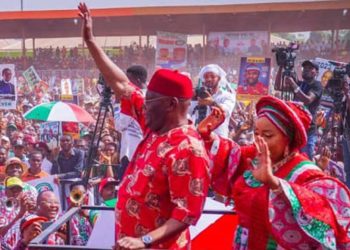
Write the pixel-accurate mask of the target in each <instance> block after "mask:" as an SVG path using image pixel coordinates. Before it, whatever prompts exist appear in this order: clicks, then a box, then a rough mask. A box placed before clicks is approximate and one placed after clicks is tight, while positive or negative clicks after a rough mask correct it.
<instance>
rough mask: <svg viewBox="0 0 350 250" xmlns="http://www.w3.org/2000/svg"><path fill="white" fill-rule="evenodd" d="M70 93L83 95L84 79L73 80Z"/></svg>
mask: <svg viewBox="0 0 350 250" xmlns="http://www.w3.org/2000/svg"><path fill="white" fill-rule="evenodd" d="M72 93H73V95H83V94H84V93H85V92H84V79H83V78H76V79H74V80H73V84H72Z"/></svg>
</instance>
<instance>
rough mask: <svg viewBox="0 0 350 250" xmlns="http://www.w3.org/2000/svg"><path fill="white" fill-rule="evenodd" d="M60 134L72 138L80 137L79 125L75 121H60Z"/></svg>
mask: <svg viewBox="0 0 350 250" xmlns="http://www.w3.org/2000/svg"><path fill="white" fill-rule="evenodd" d="M61 124H62V134H63V135H70V136H71V137H72V138H73V139H79V138H80V126H79V123H77V122H62V123H61Z"/></svg>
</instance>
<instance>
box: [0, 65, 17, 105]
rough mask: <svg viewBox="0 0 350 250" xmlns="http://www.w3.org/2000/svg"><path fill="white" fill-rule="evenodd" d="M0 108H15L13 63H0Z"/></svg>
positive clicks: (15, 88) (15, 94)
mask: <svg viewBox="0 0 350 250" xmlns="http://www.w3.org/2000/svg"><path fill="white" fill-rule="evenodd" d="M0 72H1V76H2V78H1V81H0V109H16V105H17V86H16V85H17V83H16V79H15V77H14V76H15V65H14V64H0Z"/></svg>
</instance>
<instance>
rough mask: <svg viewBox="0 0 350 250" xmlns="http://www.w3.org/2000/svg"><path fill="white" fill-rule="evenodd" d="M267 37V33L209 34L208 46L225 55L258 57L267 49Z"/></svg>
mask: <svg viewBox="0 0 350 250" xmlns="http://www.w3.org/2000/svg"><path fill="white" fill-rule="evenodd" d="M268 36H269V34H268V32H267V31H246V32H210V33H209V35H208V44H209V46H211V47H213V48H216V49H219V50H221V51H222V52H223V53H225V54H243V55H247V56H260V55H262V54H263V52H264V49H265V48H267V47H269V46H268V44H267V42H268V41H269V39H268V38H269V37H268Z"/></svg>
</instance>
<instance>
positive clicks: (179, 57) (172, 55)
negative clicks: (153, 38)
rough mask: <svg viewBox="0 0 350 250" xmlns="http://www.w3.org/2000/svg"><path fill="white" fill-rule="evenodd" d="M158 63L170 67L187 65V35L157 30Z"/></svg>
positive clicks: (176, 67)
mask: <svg viewBox="0 0 350 250" xmlns="http://www.w3.org/2000/svg"><path fill="white" fill-rule="evenodd" d="M156 46H157V47H156V48H157V49H156V65H157V66H158V67H161V68H168V69H180V70H182V69H184V68H185V67H186V65H187V35H184V34H178V33H170V32H162V31H158V32H157V45H156Z"/></svg>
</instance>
